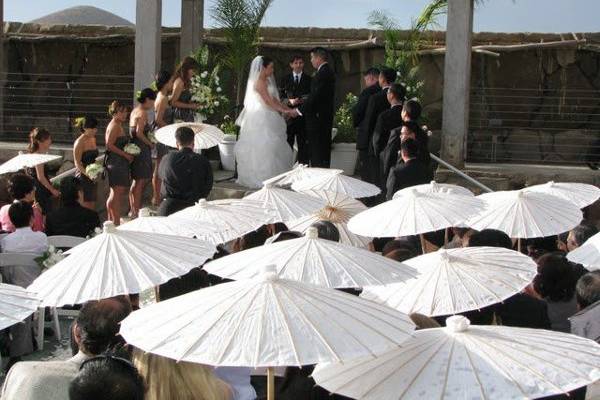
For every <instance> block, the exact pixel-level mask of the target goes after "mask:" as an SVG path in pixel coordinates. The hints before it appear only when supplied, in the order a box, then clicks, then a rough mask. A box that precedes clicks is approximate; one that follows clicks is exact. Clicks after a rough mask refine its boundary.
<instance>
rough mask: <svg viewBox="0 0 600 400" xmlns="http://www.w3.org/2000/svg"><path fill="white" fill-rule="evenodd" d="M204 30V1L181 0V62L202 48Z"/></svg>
mask: <svg viewBox="0 0 600 400" xmlns="http://www.w3.org/2000/svg"><path fill="white" fill-rule="evenodd" d="M203 29H204V0H181V39H180V46H179V59H180V60H183V58H184V57H186V56H188V55H189V54H190V53H192V52H193V51H195V50H196V49H198V47H200V45H201V44H202V30H203Z"/></svg>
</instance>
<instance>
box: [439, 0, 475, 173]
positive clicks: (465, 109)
mask: <svg viewBox="0 0 600 400" xmlns="http://www.w3.org/2000/svg"><path fill="white" fill-rule="evenodd" d="M447 21H448V22H447V26H446V57H445V61H444V105H443V107H444V109H443V116H442V118H443V119H442V158H443V159H444V160H445V161H447V162H449V163H450V164H452V165H454V166H455V167H458V168H462V167H464V164H465V154H466V143H467V132H468V129H469V94H470V89H471V37H472V34H473V0H449V1H448V19H447Z"/></svg>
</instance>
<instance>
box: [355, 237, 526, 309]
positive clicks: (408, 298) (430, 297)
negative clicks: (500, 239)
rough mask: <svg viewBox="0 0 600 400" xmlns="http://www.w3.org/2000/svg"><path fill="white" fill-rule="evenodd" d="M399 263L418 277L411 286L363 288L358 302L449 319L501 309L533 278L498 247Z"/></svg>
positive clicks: (517, 257) (516, 256)
mask: <svg viewBox="0 0 600 400" xmlns="http://www.w3.org/2000/svg"><path fill="white" fill-rule="evenodd" d="M404 263H405V264H407V265H409V266H411V267H413V268H415V269H416V270H417V271H418V273H419V277H418V278H417V279H416V280H413V281H408V282H405V283H394V284H391V285H386V286H371V287H365V288H364V290H363V292H362V294H361V296H362V297H364V298H366V299H369V300H373V301H376V302H378V303H382V304H386V305H388V306H390V307H392V308H395V309H397V310H400V311H402V312H404V313H407V314H411V313H420V314H424V315H427V316H440V315H449V314H456V313H461V312H465V311H471V310H477V309H480V308H483V307H486V306H489V305H492V304H496V303H500V302H501V301H503V300H505V299H507V298H509V297H511V296H512V295H514V294H516V293H519V292H520V291H521V290H523V289H524V288H525V287H526V286H527V285H528V284H529V283H530V282H531V281H532V280H533V278H534V277H535V275H536V273H537V266H536V264H535V262H534V261H533V260H532V259H531V258H530V257H527V256H526V255H523V254H521V253H519V252H516V251H513V250H508V249H504V248H497V247H466V248H458V249H448V250H444V249H442V250H438V251H436V252H434V253H429V254H424V255H422V256H419V257H415V258H412V259H410V260H407V261H405V262H404Z"/></svg>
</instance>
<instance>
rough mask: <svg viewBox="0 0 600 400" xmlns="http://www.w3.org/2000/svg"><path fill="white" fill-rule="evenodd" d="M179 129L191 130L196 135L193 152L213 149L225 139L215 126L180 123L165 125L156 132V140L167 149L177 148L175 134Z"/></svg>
mask: <svg viewBox="0 0 600 400" xmlns="http://www.w3.org/2000/svg"><path fill="white" fill-rule="evenodd" d="M181 127H188V128H192V130H193V131H194V133H195V134H196V135H195V136H194V150H202V149H210V148H211V147H215V146H217V145H218V144H219V143H221V141H222V140H223V138H224V137H225V134H224V133H223V131H221V130H220V129H219V128H217V127H216V126H213V125H208V124H201V123H195V122H181V123H177V124H171V125H167V126H164V127H162V128H160V129H159V130H157V131H156V133H155V136H156V140H158V141H159V142H160V143H162V144H165V145H167V146H169V147H174V148H177V141H176V140H175V132H176V131H177V129H178V128H181Z"/></svg>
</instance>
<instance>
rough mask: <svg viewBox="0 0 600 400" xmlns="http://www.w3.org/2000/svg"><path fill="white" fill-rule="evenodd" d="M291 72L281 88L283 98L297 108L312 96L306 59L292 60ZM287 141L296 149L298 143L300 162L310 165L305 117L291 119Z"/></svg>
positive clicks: (281, 83) (284, 79)
mask: <svg viewBox="0 0 600 400" xmlns="http://www.w3.org/2000/svg"><path fill="white" fill-rule="evenodd" d="M289 65H290V69H291V72H290V73H289V74H287V75H285V76H284V77H283V79H282V80H281V82H280V85H279V88H280V91H281V98H282V99H287V103H288V105H289V106H290V107H293V108H296V107H298V106H299V105H300V104H302V102H303V100H304V99H305V98H306V97H307V96H308V95H309V94H310V84H311V77H310V75H308V74H305V73H304V58H303V57H302V56H300V55H294V56H293V57H292V58H291V59H290V64H289ZM287 141H288V143H289V144H290V146H291V147H292V148H293V147H294V141H295V142H297V143H298V162H299V163H300V164H308V163H309V160H310V157H309V152H308V151H309V150H308V142H307V138H306V121H305V119H304V117H298V118H291V119H289V120H288V127H287Z"/></svg>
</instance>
